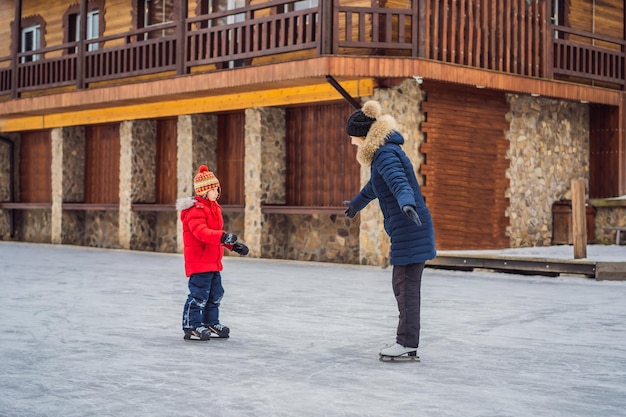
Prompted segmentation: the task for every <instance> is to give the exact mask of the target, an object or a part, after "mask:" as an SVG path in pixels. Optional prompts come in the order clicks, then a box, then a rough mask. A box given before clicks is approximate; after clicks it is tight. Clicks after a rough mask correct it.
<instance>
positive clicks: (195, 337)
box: [183, 326, 211, 342]
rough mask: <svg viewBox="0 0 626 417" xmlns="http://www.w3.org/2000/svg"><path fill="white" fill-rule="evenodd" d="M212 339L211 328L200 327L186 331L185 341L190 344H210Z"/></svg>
mask: <svg viewBox="0 0 626 417" xmlns="http://www.w3.org/2000/svg"><path fill="white" fill-rule="evenodd" d="M210 338H211V330H209V328H207V327H204V326H200V327H196V328H195V329H185V336H183V339H185V340H186V341H188V342H208V341H209V339H210Z"/></svg>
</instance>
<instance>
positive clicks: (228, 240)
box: [222, 233, 237, 245]
mask: <svg viewBox="0 0 626 417" xmlns="http://www.w3.org/2000/svg"><path fill="white" fill-rule="evenodd" d="M236 241H237V235H236V234H234V233H224V234H223V235H222V243H223V244H224V245H232V244H233V243H235V242H236Z"/></svg>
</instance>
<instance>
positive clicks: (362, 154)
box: [356, 114, 404, 166]
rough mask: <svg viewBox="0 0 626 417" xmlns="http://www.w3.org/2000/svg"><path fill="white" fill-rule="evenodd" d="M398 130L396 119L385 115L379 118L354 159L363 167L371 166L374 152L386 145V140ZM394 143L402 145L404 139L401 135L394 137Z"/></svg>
mask: <svg viewBox="0 0 626 417" xmlns="http://www.w3.org/2000/svg"><path fill="white" fill-rule="evenodd" d="M397 130H398V124H397V122H396V119H394V118H393V117H392V116H390V115H388V114H385V115H382V116H380V117H378V119H377V120H376V121H375V122H374V123H373V124H372V127H370V130H369V132H367V136H366V137H365V142H364V143H363V145H362V146H361V147H359V151H358V152H357V154H356V159H357V161H359V163H360V164H361V165H363V166H370V165H372V161H373V160H374V154H376V151H377V150H378V149H379V148H380V147H381V146H383V145H384V144H385V143H387V140H388V139H389V138H390V136H391V135H392V134H393V132H396V131H397ZM394 142H396V143H397V144H398V145H402V144H403V143H404V139H403V138H402V136H401V135H394Z"/></svg>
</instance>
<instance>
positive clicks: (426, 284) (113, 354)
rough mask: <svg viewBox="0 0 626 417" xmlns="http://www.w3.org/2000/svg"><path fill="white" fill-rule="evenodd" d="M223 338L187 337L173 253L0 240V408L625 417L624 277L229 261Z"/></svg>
mask: <svg viewBox="0 0 626 417" xmlns="http://www.w3.org/2000/svg"><path fill="white" fill-rule="evenodd" d="M224 263H225V269H224V271H223V283H224V287H225V290H226V294H225V297H224V300H223V302H222V308H221V319H222V323H224V324H226V325H227V326H229V327H230V328H231V335H232V337H231V338H230V339H229V340H212V341H210V342H208V343H193V342H191V343H190V342H184V341H183V339H182V335H183V334H182V331H181V329H180V327H181V326H180V324H181V314H182V308H183V303H184V301H185V299H186V297H187V279H186V278H185V276H184V274H183V260H182V256H181V255H179V254H162V253H147V252H135V251H121V250H104V249H94V248H84V247H74V246H54V245H37V244H26V243H10V242H0V285H1V291H0V416H3V417H14V416H29V417H30V416H54V417H72V416H77V417H87V416H99V417H103V416H133V417H134V416H146V417H148V416H150V417H160V416H163V417H170V416H173V417H175V416H208V417H219V416H225V417H240V416H263V417H266V416H267V417H282V416H285V417H286V416H289V417H294V416H307V417H308V416H310V417H316V416H354V417H364V416H372V417H383V416H402V417H410V416H433V417H434V416H436V417H445V416H454V417H470V416H483V417H500V416H532V417H540V416H541V417H543V416H563V417H574V416H585V417H600V416H602V417H616V416H626V282H596V281H593V280H589V279H585V278H580V277H559V278H547V277H528V276H516V275H506V274H496V273H489V272H455V271H443V270H435V269H430V268H427V269H426V270H425V272H424V276H423V283H422V339H421V343H420V348H419V351H418V353H419V355H420V356H421V359H422V361H421V362H420V363H382V362H379V360H378V351H379V349H380V348H381V347H384V346H385V345H386V344H391V343H393V342H394V336H395V325H396V321H397V311H396V306H395V300H394V298H393V294H392V291H391V269H380V268H377V267H364V266H354V265H352V266H351V265H339V264H327V263H304V262H291V261H272V260H259V259H252V258H235V257H229V258H226V259H225V261H224Z"/></svg>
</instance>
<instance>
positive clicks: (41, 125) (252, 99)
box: [0, 79, 375, 132]
mask: <svg viewBox="0 0 626 417" xmlns="http://www.w3.org/2000/svg"><path fill="white" fill-rule="evenodd" d="M342 86H343V87H344V89H345V90H346V91H348V93H349V94H350V95H351V96H353V97H360V96H370V95H372V93H373V91H374V87H375V83H374V80H372V79H360V80H349V81H342ZM342 99H343V97H342V96H341V94H339V93H338V92H337V90H335V89H334V88H333V87H332V86H331V85H330V84H328V83H323V84H313V85H306V86H300V87H291V88H282V89H271V90H263V91H254V92H246V93H237V94H224V95H214V96H207V97H201V98H192V99H183V100H170V101H163V102H159V103H146V104H138V105H133V106H118V107H110V108H106V109H96V110H83V111H73V112H67V113H56V114H49V115H44V116H38V117H23V118H19V117H18V118H12V119H9V120H4V121H2V120H0V132H18V131H23V130H34V129H48V128H54V127H65V126H80V125H89V124H102V123H111V122H120V121H124V120H136V119H154V118H160V117H168V116H177V115H181V114H197V113H215V112H222V111H230V110H240V109H246V108H251V107H259V106H261V105H262V106H264V107H273V106H288V105H293V104H304V103H317V102H323V101H332V100H342Z"/></svg>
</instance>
